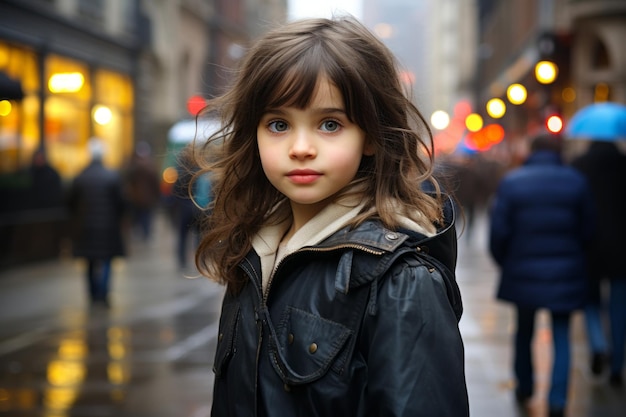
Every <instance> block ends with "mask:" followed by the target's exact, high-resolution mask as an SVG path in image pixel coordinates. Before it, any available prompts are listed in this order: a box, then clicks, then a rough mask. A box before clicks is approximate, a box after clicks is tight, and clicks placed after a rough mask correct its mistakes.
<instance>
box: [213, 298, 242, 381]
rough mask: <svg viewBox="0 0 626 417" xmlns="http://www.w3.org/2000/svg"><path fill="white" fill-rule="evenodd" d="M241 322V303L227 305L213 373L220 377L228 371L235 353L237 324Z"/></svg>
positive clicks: (221, 317)
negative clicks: (229, 363) (227, 367)
mask: <svg viewBox="0 0 626 417" xmlns="http://www.w3.org/2000/svg"><path fill="white" fill-rule="evenodd" d="M238 322H239V303H230V304H225V305H224V306H223V307H222V314H221V316H220V326H219V333H218V336H217V349H216V352H215V362H214V363H213V372H215V375H216V376H217V377H219V376H220V375H221V374H222V372H223V371H224V370H225V369H226V366H227V365H228V362H229V361H230V359H231V357H232V356H233V354H234V353H235V338H236V337H237V323H238Z"/></svg>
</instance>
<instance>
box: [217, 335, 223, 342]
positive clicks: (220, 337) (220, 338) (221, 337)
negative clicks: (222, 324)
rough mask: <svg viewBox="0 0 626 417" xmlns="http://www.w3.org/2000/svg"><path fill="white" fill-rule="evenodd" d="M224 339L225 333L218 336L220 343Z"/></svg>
mask: <svg viewBox="0 0 626 417" xmlns="http://www.w3.org/2000/svg"><path fill="white" fill-rule="evenodd" d="M223 338H224V333H220V335H219V336H217V340H218V342H221V341H222V339H223Z"/></svg>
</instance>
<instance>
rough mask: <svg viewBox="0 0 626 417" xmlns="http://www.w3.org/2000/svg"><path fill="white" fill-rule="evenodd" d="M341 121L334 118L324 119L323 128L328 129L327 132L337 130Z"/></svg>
mask: <svg viewBox="0 0 626 417" xmlns="http://www.w3.org/2000/svg"><path fill="white" fill-rule="evenodd" d="M339 127H340V125H339V123H338V122H336V121H334V120H326V121H324V123H322V126H321V128H322V130H324V131H326V132H335V131H337V130H339Z"/></svg>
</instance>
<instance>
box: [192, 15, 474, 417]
mask: <svg viewBox="0 0 626 417" xmlns="http://www.w3.org/2000/svg"><path fill="white" fill-rule="evenodd" d="M238 74H239V77H238V78H237V80H235V84H234V87H233V89H232V90H231V91H230V92H228V93H226V94H225V95H224V96H222V97H219V98H217V99H215V100H213V101H212V102H211V104H210V105H211V106H215V108H216V109H217V110H218V111H220V112H221V116H222V117H223V120H224V121H225V123H224V127H223V129H222V130H221V131H220V132H218V133H217V134H216V135H214V136H213V137H212V139H211V140H210V141H209V146H210V144H211V143H216V146H215V148H216V151H221V152H222V154H214V156H213V158H214V159H213V160H212V161H209V162H210V163H209V166H207V167H205V169H207V170H209V171H210V172H211V173H212V175H213V189H214V204H213V207H212V211H211V214H210V217H209V221H208V227H207V229H206V231H205V234H204V236H203V240H202V241H201V244H200V247H199V248H198V251H197V254H196V261H197V266H198V267H199V269H200V271H201V272H202V273H203V274H205V275H206V276H208V277H211V278H213V279H215V280H216V281H218V282H221V283H224V284H226V285H227V292H226V295H225V299H224V300H223V304H222V313H221V319H220V326H219V335H220V336H219V339H218V346H217V353H216V357H215V365H214V371H215V375H216V379H215V386H214V395H213V410H212V415H213V416H214V417H218V416H226V415H256V414H259V415H265V416H331V415H337V416H344V415H345V416H347V415H350V416H366V415H368V416H369V415H372V416H373V415H377V416H438V417H442V416H459V417H461V416H467V415H469V411H468V408H469V407H468V398H467V389H466V384H465V374H464V357H463V343H462V340H461V335H460V332H459V328H458V320H459V319H460V317H461V310H462V307H461V300H460V294H459V291H458V287H457V285H456V281H455V275H454V272H455V262H456V233H455V230H454V223H453V217H454V214H453V212H452V210H451V204H450V200H449V198H448V197H447V196H445V195H442V194H441V193H440V192H439V191H438V190H439V188H438V187H437V184H436V182H435V180H434V178H433V177H432V163H433V150H432V137H431V135H430V132H429V130H428V125H427V122H426V121H425V119H424V118H423V116H422V115H421V113H420V112H419V111H418V109H416V108H415V107H414V105H413V104H412V103H411V101H410V100H409V99H408V98H407V97H406V96H405V95H404V93H403V92H404V88H403V86H402V84H401V82H400V80H399V77H394V76H393V74H398V70H397V67H396V65H395V61H394V58H393V56H392V54H391V52H390V51H389V49H388V48H387V47H385V46H384V45H383V44H382V43H381V42H380V41H379V40H378V39H377V38H376V36H375V35H373V34H372V33H371V32H369V31H368V30H367V29H366V28H365V27H364V26H363V25H362V24H360V23H359V22H358V21H357V20H355V19H353V18H350V17H342V18H336V19H333V20H327V19H309V20H303V21H297V22H293V23H290V24H287V25H286V26H284V27H281V28H277V29H275V30H273V31H271V32H269V33H268V34H267V35H265V36H264V37H263V38H262V39H261V40H260V41H259V42H258V43H257V44H256V45H255V46H254V47H252V48H251V49H250V51H249V53H248V55H247V56H246V57H245V58H244V60H243V62H242V67H241V69H240V71H239V72H238ZM222 139H225V140H224V141H223V145H221V144H220V140H222ZM199 163H201V164H204V165H206V163H205V162H204V161H202V160H200V161H199ZM425 189H430V190H432V192H426V191H424V190H425Z"/></svg>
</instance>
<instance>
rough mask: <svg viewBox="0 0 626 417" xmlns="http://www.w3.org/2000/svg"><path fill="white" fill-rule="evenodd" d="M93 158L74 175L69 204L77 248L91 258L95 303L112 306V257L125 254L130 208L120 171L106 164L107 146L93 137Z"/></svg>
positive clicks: (89, 266)
mask: <svg viewBox="0 0 626 417" xmlns="http://www.w3.org/2000/svg"><path fill="white" fill-rule="evenodd" d="M88 146H89V150H90V154H91V162H90V163H89V165H88V166H87V167H86V168H85V169H84V170H83V171H82V172H81V173H80V174H79V175H78V176H77V177H76V178H75V179H74V181H73V183H72V186H71V189H70V192H69V206H70V211H71V213H72V221H73V226H74V240H73V251H74V255H75V256H77V257H81V258H85V259H86V261H87V271H86V280H87V285H88V290H89V298H90V300H91V303H92V304H93V305H103V306H106V307H108V306H109V292H110V276H111V260H112V259H113V258H114V257H116V256H124V255H125V245H124V239H123V233H122V228H123V225H124V219H125V215H126V210H127V204H126V201H125V199H124V197H123V190H122V181H121V177H120V175H119V174H118V173H117V172H116V171H113V170H111V169H108V168H106V167H105V166H104V165H103V161H102V158H103V156H104V152H105V148H104V144H103V143H102V141H101V140H100V139H98V138H91V139H90V140H89V144H88Z"/></svg>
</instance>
